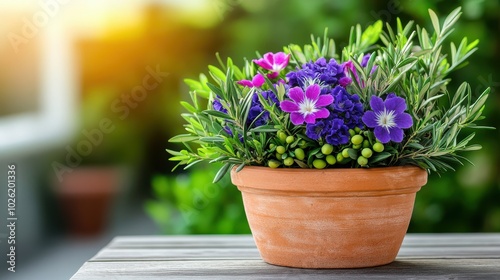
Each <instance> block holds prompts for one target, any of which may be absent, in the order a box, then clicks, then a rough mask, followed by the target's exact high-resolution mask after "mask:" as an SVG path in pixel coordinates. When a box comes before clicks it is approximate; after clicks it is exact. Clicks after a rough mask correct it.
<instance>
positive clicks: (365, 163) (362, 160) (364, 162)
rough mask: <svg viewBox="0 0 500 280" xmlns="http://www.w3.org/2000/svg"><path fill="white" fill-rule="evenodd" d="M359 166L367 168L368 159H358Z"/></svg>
mask: <svg viewBox="0 0 500 280" xmlns="http://www.w3.org/2000/svg"><path fill="white" fill-rule="evenodd" d="M358 164H359V165H361V166H366V165H367V164H368V159H367V158H365V157H364V156H359V157H358Z"/></svg>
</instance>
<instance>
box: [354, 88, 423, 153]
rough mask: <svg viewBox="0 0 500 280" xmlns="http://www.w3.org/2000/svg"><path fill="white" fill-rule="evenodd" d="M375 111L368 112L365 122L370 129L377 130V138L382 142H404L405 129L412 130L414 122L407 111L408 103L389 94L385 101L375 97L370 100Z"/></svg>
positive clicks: (364, 118)
mask: <svg viewBox="0 0 500 280" xmlns="http://www.w3.org/2000/svg"><path fill="white" fill-rule="evenodd" d="M370 106H371V108H372V110H373V111H366V112H365V114H364V115H363V122H364V123H365V124H366V126H368V127H370V128H375V129H374V133H375V137H377V139H378V140H379V141H380V142H382V143H387V142H389V141H391V140H392V141H393V142H396V143H400V142H401V141H403V129H405V128H410V127H411V126H412V125H413V120H412V118H411V116H410V114H408V113H404V111H405V110H406V102H405V100H404V99H403V98H401V97H397V96H396V95H394V94H389V95H388V96H387V98H386V99H385V101H383V100H382V98H380V97H378V96H375V95H373V96H372V98H371V99H370Z"/></svg>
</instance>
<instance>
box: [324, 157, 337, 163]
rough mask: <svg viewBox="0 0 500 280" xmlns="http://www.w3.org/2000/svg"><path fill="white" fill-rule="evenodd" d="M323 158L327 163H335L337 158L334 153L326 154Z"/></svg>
mask: <svg viewBox="0 0 500 280" xmlns="http://www.w3.org/2000/svg"><path fill="white" fill-rule="evenodd" d="M325 159H326V162H327V163H328V164H329V165H334V164H335V163H337V159H336V158H335V156H334V155H327V156H326V158H325Z"/></svg>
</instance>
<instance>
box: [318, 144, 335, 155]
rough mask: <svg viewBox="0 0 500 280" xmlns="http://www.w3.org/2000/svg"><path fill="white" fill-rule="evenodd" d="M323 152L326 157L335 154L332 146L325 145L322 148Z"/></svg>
mask: <svg viewBox="0 0 500 280" xmlns="http://www.w3.org/2000/svg"><path fill="white" fill-rule="evenodd" d="M321 152H322V153H323V154H324V155H329V154H331V153H332V152H333V146H332V145H330V144H324V145H323V147H321Z"/></svg>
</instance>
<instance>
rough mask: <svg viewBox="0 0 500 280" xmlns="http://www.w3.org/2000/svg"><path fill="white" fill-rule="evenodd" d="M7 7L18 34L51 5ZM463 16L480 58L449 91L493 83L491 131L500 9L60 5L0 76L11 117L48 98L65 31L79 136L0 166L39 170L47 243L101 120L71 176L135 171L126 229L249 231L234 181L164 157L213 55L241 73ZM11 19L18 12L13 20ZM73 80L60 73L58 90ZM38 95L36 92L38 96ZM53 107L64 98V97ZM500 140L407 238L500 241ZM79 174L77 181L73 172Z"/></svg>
mask: <svg viewBox="0 0 500 280" xmlns="http://www.w3.org/2000/svg"><path fill="white" fill-rule="evenodd" d="M33 3H34V2H33ZM113 3H114V4H113ZM2 5H4V4H2ZM5 5H7V4H5ZM9 5H10V6H9ZM9 5H7V6H8V7H9V9H10V10H9V9H4V10H3V12H0V14H3V15H4V16H5V17H4V18H5V25H4V26H3V27H2V28H0V31H4V32H5V33H6V34H10V33H9V32H11V31H13V30H14V31H15V32H17V33H18V34H21V33H22V30H23V29H22V28H23V25H22V24H23V22H22V21H21V20H19V19H21V18H22V17H23V16H27V17H28V18H30V16H31V15H33V13H34V12H36V11H40V9H41V7H40V6H37V5H38V4H36V3H35V4H33V5H32V6H29V7H28V8H27V9H26V10H23V9H17V8H15V7H17V6H16V5H17V4H9ZM19 6H22V5H21V4H19ZM457 6H462V7H463V9H462V11H463V15H462V18H461V20H460V21H459V23H458V24H457V25H456V31H455V33H453V34H452V36H451V37H449V40H450V41H453V42H455V43H459V41H460V40H461V38H462V37H464V36H465V37H468V39H469V41H473V40H475V39H479V40H480V43H479V50H478V51H477V52H476V53H475V54H473V56H472V57H471V58H470V59H469V62H470V64H469V65H467V66H466V67H465V68H463V69H460V70H459V71H456V72H455V73H453V75H452V77H451V78H452V82H451V84H450V85H449V88H450V90H451V91H453V90H454V89H456V88H457V87H458V85H459V84H460V83H461V82H462V81H468V82H469V83H470V84H471V87H472V89H473V94H474V95H475V96H477V95H479V94H480V92H482V91H483V90H485V89H486V88H487V87H491V93H492V94H490V97H489V100H488V102H487V107H486V111H485V114H486V116H487V119H486V120H484V121H483V122H482V124H483V125H487V126H494V127H498V122H499V120H500V100H499V91H500V71H499V67H498V65H500V36H499V34H500V1H499V0H460V1H444V0H442V1H440V0H422V1H398V0H395V1H393V0H391V1H361V0H351V1H331V0H315V1H303V0H286V1H285V0H184V1H180V0H165V1H154V0H152V1H84V2H78V1H76V2H69V3H68V4H65V5H62V4H61V6H60V7H59V8H58V10H57V11H55V12H54V13H53V14H54V15H52V16H50V17H49V22H48V23H47V24H45V25H44V26H42V27H40V28H39V30H38V33H35V34H34V35H33V36H32V37H30V38H28V39H29V40H27V42H24V43H23V44H22V45H21V49H20V50H17V49H16V48H14V49H16V50H15V52H13V44H12V41H10V42H9V41H8V40H7V41H5V42H4V41H1V42H0V49H1V52H0V63H2V65H4V66H5V67H6V68H5V69H11V71H4V72H3V74H0V92H1V94H0V97H1V99H0V101H1V102H0V120H2V118H3V117H5V119H7V117H8V116H10V115H13V114H15V113H16V112H24V111H30V110H36V108H37V106H38V107H39V105H40V104H38V103H37V101H36V100H38V98H36V97H37V94H39V93H36V89H38V88H43V86H44V79H45V78H44V77H45V76H44V73H41V74H40V73H38V72H37V71H35V70H33V69H38V67H39V64H43V65H45V64H44V63H47V61H46V58H44V57H43V56H44V55H43V51H40V50H44V49H45V48H46V47H47V46H46V45H44V42H45V41H44V40H49V41H50V40H54V38H53V37H51V36H52V35H50V34H52V33H50V32H45V31H48V30H52V28H53V27H60V29H61V30H63V31H62V34H64V35H63V37H62V38H63V41H64V42H66V43H68V44H69V45H70V48H71V58H72V59H71V62H72V69H73V72H72V73H73V74H74V75H75V77H74V83H75V84H74V88H75V90H74V91H67V92H64V95H72V96H73V97H74V99H75V104H76V105H75V107H74V109H71V110H70V111H71V112H73V113H74V115H75V116H74V117H75V119H74V121H73V122H72V126H71V129H68V130H67V133H66V134H67V136H65V137H61V138H60V139H57V141H56V140H53V141H54V142H53V143H51V144H50V145H46V146H42V145H38V143H35V144H34V145H25V146H24V147H21V146H19V147H20V148H19V151H13V150H10V148H5V149H3V148H2V145H1V144H0V154H2V156H3V154H7V156H5V157H3V158H0V159H1V160H3V161H6V162H7V161H12V162H19V166H20V168H24V167H23V166H27V167H26V168H28V167H29V168H32V169H33V170H35V171H24V173H23V174H32V176H30V177H29V178H30V179H29V180H30V181H29V182H27V183H25V185H26V186H27V185H33V187H25V188H24V189H26V190H28V189H29V190H32V191H30V193H29V194H26V195H27V196H28V195H29V196H31V198H29V199H28V198H23V199H24V200H22V199H21V200H20V201H24V203H23V206H22V207H30V210H26V211H25V212H24V213H26V214H25V216H26V217H39V216H37V215H40V218H32V219H34V220H35V219H36V220H37V221H36V223H30V225H29V226H30V227H35V226H36V225H38V228H40V229H41V230H44V231H45V232H49V233H53V232H62V231H63V230H62V229H63V228H64V222H63V219H64V217H63V215H64V212H65V211H64V210H61V208H60V207H59V206H58V203H56V202H57V200H58V194H57V191H56V190H57V186H56V185H57V183H54V182H56V181H57V175H58V174H57V171H55V170H54V163H55V162H57V163H61V164H66V165H67V157H68V153H69V152H68V147H69V149H74V150H77V149H78V147H80V146H81V145H82V143H83V142H85V141H88V137H87V136H86V134H88V132H89V131H94V132H95V129H97V128H99V127H100V124H101V122H102V121H103V120H109V121H110V122H111V124H112V126H113V130H112V131H111V132H109V133H104V134H103V138H102V141H100V142H99V141H98V142H99V143H98V144H96V145H93V146H91V151H90V152H89V153H88V154H87V153H86V154H85V155H84V156H81V161H80V162H79V163H78V164H76V165H75V166H72V167H71V168H72V169H74V170H77V169H80V168H83V167H93V168H101V167H119V168H121V169H120V170H125V171H124V172H122V174H123V173H124V174H126V175H125V176H122V177H121V178H120V180H121V181H120V182H122V183H121V184H122V186H120V187H119V188H117V190H118V194H117V195H118V197H119V198H120V199H121V202H120V203H121V204H120V205H119V206H120V207H121V208H119V209H120V210H118V214H117V215H115V216H120V215H121V216H120V217H122V218H121V219H122V220H120V222H122V223H124V221H126V220H127V218H128V215H129V214H128V213H129V210H128V209H137V208H138V209H140V210H139V211H142V212H145V213H146V215H147V217H149V218H151V219H153V220H154V221H155V223H156V225H157V228H158V232H161V233H165V234H179V233H247V232H249V228H248V225H247V223H246V219H245V216H244V212H243V205H242V203H241V196H240V194H239V192H238V190H237V189H236V188H235V187H234V186H232V185H231V184H230V182H229V179H228V178H225V180H223V181H221V182H220V183H218V184H215V185H214V184H212V183H211V181H212V178H213V174H214V172H215V170H216V169H217V167H212V166H199V167H197V168H195V169H190V170H189V172H183V171H182V170H181V169H179V170H177V171H176V172H174V173H172V172H171V169H172V168H173V166H174V163H172V162H170V161H168V158H169V155H168V154H167V153H166V152H165V149H167V148H168V149H179V148H180V147H179V146H174V145H172V144H170V143H168V139H169V138H170V137H172V136H173V135H175V134H178V133H182V132H183V128H182V126H181V123H183V122H184V121H183V119H182V118H181V117H180V114H181V113H182V112H183V110H182V107H181V106H180V105H179V101H181V100H185V99H188V98H189V96H188V87H187V86H186V85H185V84H184V83H183V79H185V78H196V77H198V75H199V73H202V72H205V73H206V72H207V65H209V64H214V65H216V64H217V61H216V57H215V53H216V52H219V53H220V55H221V57H222V58H223V59H224V58H226V57H232V58H233V61H234V62H235V63H236V64H242V63H243V61H244V60H243V58H248V59H253V58H255V56H256V53H255V52H256V51H258V52H260V53H265V52H269V51H271V52H277V51H281V50H282V48H283V46H285V45H287V44H289V43H296V44H305V43H309V42H310V35H311V34H314V35H319V36H321V35H322V34H323V32H324V29H325V27H326V28H328V35H329V36H330V37H331V38H334V39H335V41H336V43H337V48H338V49H340V48H342V47H343V46H344V45H345V44H346V43H347V38H348V34H349V30H350V27H351V26H352V25H355V24H356V23H359V24H361V26H362V27H366V26H367V25H369V24H371V23H373V22H375V21H376V20H378V19H381V20H383V21H386V22H389V23H390V24H391V25H393V26H394V25H395V23H396V18H397V17H399V18H401V19H402V21H403V22H407V21H409V20H411V19H413V20H415V22H416V23H417V24H419V25H421V26H424V27H426V28H427V29H428V30H430V29H432V26H431V22H430V19H429V17H428V11H427V10H428V9H433V10H434V11H436V13H437V14H438V15H439V16H440V17H441V20H442V19H443V17H444V16H446V15H447V14H448V13H449V12H451V11H452V10H453V9H455V8H456V7H457ZM12 7H14V8H12ZM22 7H24V6H22ZM14 10H15V11H18V10H19V11H20V12H11V11H14ZM51 32H52V31H51ZM45 33H50V34H49V35H47V34H45ZM46 35H47V36H46ZM4 37H5V38H9V37H8V36H7V35H6V36H4ZM41 53H42V54H41ZM61 60H62V61H58V60H53V61H50V60H49V62H48V64H49V65H57V64H58V63H63V62H68V61H66V60H65V59H61ZM23 65H24V66H26V67H25V68H22V67H21V66H23ZM26 69H31V70H33V71H31V72H30V71H28V70H26ZM151 69H153V70H151ZM151 71H153V72H154V71H157V72H158V71H159V72H161V73H163V74H162V75H163V76H162V77H160V79H159V80H158V79H157V80H154V79H149V80H147V81H146V82H147V83H149V84H152V83H155V82H157V83H155V86H154V87H152V88H148V89H147V91H146V94H145V95H144V96H143V98H139V99H140V100H135V101H133V100H132V101H131V100H130V95H131V94H132V93H133V92H134V91H136V87H137V86H140V85H143V86H144V83H145V79H146V77H148V75H149V76H151ZM37 73H38V74H37ZM14 75H17V76H14ZM65 80H66V78H63V77H59V80H57V79H56V81H57V82H56V83H63V82H64V81H65ZM26 85H29V87H26ZM11 88H19V89H21V90H20V91H22V93H23V94H21V93H16V94H13V93H12V91H11V90H10V89H11ZM31 92H34V93H32V95H30V94H31ZM51 102H52V103H56V102H59V101H58V99H57V98H54V99H51ZM63 105H64V106H66V105H68V106H69V104H63ZM64 106H63V107H64ZM69 119H70V118H69V117H68V120H69ZM49 127H50V126H48V127H47V128H49ZM499 132H500V131H499V130H484V131H478V133H477V136H476V138H475V142H476V143H480V144H482V145H483V147H484V148H483V149H482V150H481V151H479V152H473V153H471V154H470V155H468V157H469V158H470V159H471V160H472V162H474V165H465V166H457V171H456V172H450V173H447V174H443V175H442V176H441V177H439V176H438V175H437V174H433V175H432V176H431V177H430V180H429V183H428V184H427V185H426V186H425V187H423V188H422V190H421V191H420V192H419V193H418V195H417V200H416V204H415V210H414V215H413V218H412V222H411V224H410V229H409V232H482V231H500V172H499V171H500V168H499V167H500V162H499V155H500V153H499V150H498V146H499V145H498V143H499V139H500V137H499ZM33 134H35V132H33ZM32 136H33V137H35V136H37V135H32ZM30 137H31V136H30ZM79 145H80V146H79ZM2 149H3V150H2ZM28 151H29V154H28ZM21 155H22V157H23V158H24V160H23V161H21V159H20V158H21ZM23 162H26V164H24V163H23ZM69 175H70V173H69V172H68V173H66V174H65V175H64V176H69ZM25 180H28V179H25ZM123 182H125V183H123ZM2 195H3V194H2ZM20 195H24V194H23V193H21V194H20ZM2 199H3V198H2ZM37 201H41V202H37ZM30 213H31V214H30ZM27 219H28V218H27ZM41 224H43V225H41ZM26 234H28V233H26Z"/></svg>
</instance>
